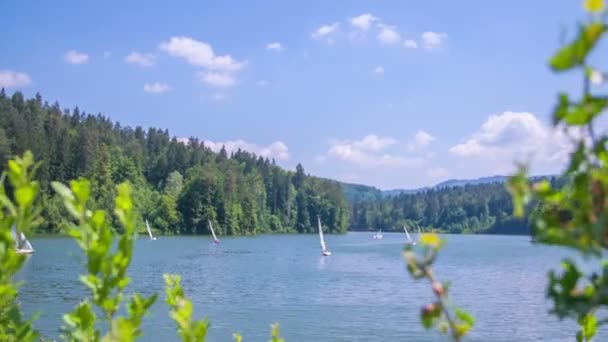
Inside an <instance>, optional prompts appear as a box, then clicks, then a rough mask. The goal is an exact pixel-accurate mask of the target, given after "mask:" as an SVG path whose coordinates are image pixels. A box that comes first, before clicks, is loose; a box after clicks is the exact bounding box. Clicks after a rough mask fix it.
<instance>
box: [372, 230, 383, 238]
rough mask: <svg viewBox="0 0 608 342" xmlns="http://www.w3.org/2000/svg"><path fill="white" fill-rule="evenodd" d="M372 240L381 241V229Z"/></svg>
mask: <svg viewBox="0 0 608 342" xmlns="http://www.w3.org/2000/svg"><path fill="white" fill-rule="evenodd" d="M374 239H382V229H378V232H377V233H376V235H374Z"/></svg>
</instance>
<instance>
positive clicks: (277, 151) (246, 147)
mask: <svg viewBox="0 0 608 342" xmlns="http://www.w3.org/2000/svg"><path fill="white" fill-rule="evenodd" d="M205 146H207V147H209V148H210V149H211V150H213V151H215V152H219V151H220V150H221V149H222V146H224V148H225V149H226V152H228V154H230V153H231V152H236V151H237V150H238V149H241V150H243V151H247V152H253V153H255V154H257V155H259V156H262V157H264V158H274V159H276V160H283V161H285V160H289V148H288V147H287V145H286V144H285V143H284V142H282V141H275V142H273V143H272V144H270V145H266V146H259V145H256V144H252V143H248V142H246V141H244V140H241V139H238V140H229V141H223V142H222V141H210V140H205Z"/></svg>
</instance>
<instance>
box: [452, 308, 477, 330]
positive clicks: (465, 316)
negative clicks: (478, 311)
mask: <svg viewBox="0 0 608 342" xmlns="http://www.w3.org/2000/svg"><path fill="white" fill-rule="evenodd" d="M454 312H455V314H456V317H458V319H460V320H461V321H463V322H465V323H467V324H469V325H471V326H473V325H474V324H475V317H473V315H471V314H470V313H468V312H466V311H464V310H462V309H459V308H456V309H455V310H454Z"/></svg>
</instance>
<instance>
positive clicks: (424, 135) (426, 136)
mask: <svg viewBox="0 0 608 342" xmlns="http://www.w3.org/2000/svg"><path fill="white" fill-rule="evenodd" d="M433 141H435V137H434V136H432V135H431V134H430V133H428V132H426V131H423V130H419V131H418V132H416V134H415V135H414V139H412V141H411V142H410V143H409V144H408V145H407V150H408V151H416V150H420V149H422V148H424V147H426V146H428V145H429V144H430V143H432V142H433Z"/></svg>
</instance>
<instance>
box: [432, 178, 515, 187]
mask: <svg viewBox="0 0 608 342" xmlns="http://www.w3.org/2000/svg"><path fill="white" fill-rule="evenodd" d="M508 179H509V177H508V176H490V177H481V178H477V179H449V180H446V181H444V182H441V183H439V184H436V185H435V186H434V187H433V188H435V189H439V188H450V187H456V186H465V185H477V184H488V183H504V182H506V181H507V180H508Z"/></svg>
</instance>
